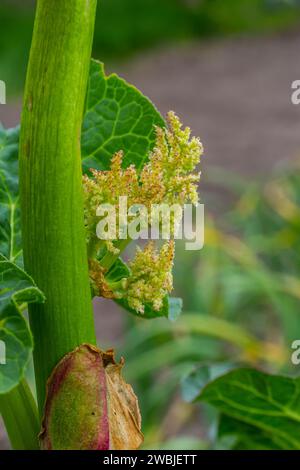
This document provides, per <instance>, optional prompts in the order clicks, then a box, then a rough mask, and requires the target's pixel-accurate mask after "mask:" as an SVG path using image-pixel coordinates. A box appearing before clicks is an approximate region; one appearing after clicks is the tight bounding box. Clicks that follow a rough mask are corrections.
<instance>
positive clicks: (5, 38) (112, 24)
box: [0, 0, 300, 94]
mask: <svg viewBox="0 0 300 470" xmlns="http://www.w3.org/2000/svg"><path fill="white" fill-rule="evenodd" d="M299 15H300V8H299V4H298V2H297V1H296V0H294V1H292V2H290V1H289V2H286V1H285V0H100V1H99V6H98V15H97V20H96V28H95V40H94V56H95V57H96V58H101V60H105V61H107V60H110V59H114V58H118V60H122V59H126V58H127V57H128V56H129V55H130V54H132V53H135V52H137V51H141V50H144V49H147V48H150V47H153V46H157V45H160V44H164V43H169V42H174V41H186V40H190V39H193V38H203V37H207V36H209V37H211V36H224V35H232V34H241V33H246V34H250V33H264V32H271V31H281V30H284V29H287V28H289V27H292V26H293V25H297V24H298V23H299V18H300V16H299ZM33 19H34V2H29V3H26V2H22V1H17V0H14V2H12V1H11V0H2V2H1V4H0V77H1V79H2V80H5V81H6V83H7V84H8V93H9V94H13V93H16V92H19V91H20V90H21V89H22V87H23V83H24V77H25V69H26V63H27V59H28V51H29V47H30V39H31V33H32V27H33Z"/></svg>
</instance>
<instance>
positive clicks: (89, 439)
mask: <svg viewBox="0 0 300 470" xmlns="http://www.w3.org/2000/svg"><path fill="white" fill-rule="evenodd" d="M122 367H123V362H122V361H121V363H120V364H117V363H116V362H115V360H114V353H113V351H108V352H106V353H104V352H102V351H101V350H99V349H98V348H96V347H94V346H92V345H89V344H83V345H81V346H79V347H78V348H76V349H75V350H74V351H72V352H71V353H69V354H67V355H66V356H65V357H64V358H63V359H62V360H61V361H60V362H59V364H58V365H57V366H56V367H55V369H54V371H53V373H52V374H51V376H50V378H49V380H48V384H47V397H46V404H45V415H44V419H43V422H42V431H41V434H40V444H41V448H42V449H44V450H108V449H120V450H122V449H128V450H130V449H137V448H138V447H139V446H140V445H141V443H142V440H143V438H142V434H141V431H140V428H141V419H140V414H139V408H138V403H137V398H136V396H135V395H134V393H133V390H132V388H131V387H130V385H128V384H126V383H125V382H124V380H123V378H122V375H121V370H122Z"/></svg>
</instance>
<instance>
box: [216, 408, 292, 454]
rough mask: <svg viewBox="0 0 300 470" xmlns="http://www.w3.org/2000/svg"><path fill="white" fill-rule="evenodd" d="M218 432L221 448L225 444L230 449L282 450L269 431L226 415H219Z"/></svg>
mask: <svg viewBox="0 0 300 470" xmlns="http://www.w3.org/2000/svg"><path fill="white" fill-rule="evenodd" d="M218 434H219V436H218V437H219V439H218V443H217V445H218V447H219V446H221V448H222V447H223V446H224V445H225V448H226V449H232V450H284V447H282V445H280V444H279V443H277V442H276V437H275V440H274V439H273V435H272V434H271V433H268V432H265V431H263V430H260V429H257V427H255V426H250V425H249V424H245V423H243V422H242V421H239V420H236V419H233V418H230V417H229V416H226V415H221V417H220V421H219V433H218Z"/></svg>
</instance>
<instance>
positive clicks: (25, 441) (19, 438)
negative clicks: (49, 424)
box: [0, 380, 40, 450]
mask: <svg viewBox="0 0 300 470" xmlns="http://www.w3.org/2000/svg"><path fill="white" fill-rule="evenodd" d="M0 413H1V415H2V418H3V421H4V424H5V428H6V431H7V434H8V437H9V439H10V443H11V446H12V448H13V449H15V450H37V449H39V444H38V434H39V430H40V425H39V417H38V410H37V406H36V403H35V400H34V398H33V396H32V393H31V390H30V388H29V386H28V384H27V382H26V381H25V380H23V381H22V382H21V383H20V384H19V385H18V386H17V387H16V388H14V389H13V390H12V391H11V392H9V393H7V394H6V395H0Z"/></svg>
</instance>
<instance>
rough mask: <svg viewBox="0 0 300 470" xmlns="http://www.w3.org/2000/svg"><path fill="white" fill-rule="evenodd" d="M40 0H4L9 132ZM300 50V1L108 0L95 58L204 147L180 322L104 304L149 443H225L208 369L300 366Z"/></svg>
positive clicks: (2, 50) (110, 341) (2, 54)
mask: <svg viewBox="0 0 300 470" xmlns="http://www.w3.org/2000/svg"><path fill="white" fill-rule="evenodd" d="M34 6H35V2H34V1H30V0H26V1H25V2H24V0H19V1H17V0H7V1H5V0H0V79H1V80H4V81H5V82H6V85H7V93H8V95H7V105H1V106H0V121H1V122H2V124H3V125H4V126H6V127H10V126H15V125H16V124H17V123H18V122H19V117H20V116H19V115H20V109H21V96H22V91H23V87H24V78H25V71H26V63H27V59H28V53H29V49H30V39H31V34H32V27H33V19H34ZM299 50H300V1H297V0H101V1H99V8H98V15H97V21H96V29H95V41H94V57H95V58H97V59H101V60H103V61H104V62H105V63H106V69H107V71H114V72H117V73H119V74H120V75H121V76H123V77H124V78H126V79H127V80H128V81H130V82H131V83H133V84H134V85H136V86H137V87H138V88H140V89H141V90H142V91H143V92H144V93H145V94H146V95H147V96H149V97H150V98H151V99H152V100H153V101H154V102H155V104H156V105H157V107H158V109H159V110H160V111H161V112H162V113H164V114H165V113H166V112H167V111H168V110H170V109H173V110H174V111H176V113H177V114H178V115H179V116H180V117H181V118H182V120H183V122H184V123H186V124H187V125H189V126H190V127H191V128H192V130H193V133H194V134H195V135H199V136H200V137H201V139H202V142H203V144H204V146H205V157H204V158H203V161H202V165H201V170H202V181H201V185H200V195H201V200H202V202H203V203H204V204H205V210H206V241H205V247H204V249H203V250H201V251H199V252H187V251H185V250H184V246H183V245H180V243H179V244H178V246H177V258H176V265H175V284H176V294H177V295H179V296H181V297H182V298H183V302H184V313H183V314H182V317H181V318H180V319H179V320H178V321H177V322H175V323H170V322H168V321H167V320H153V321H151V322H149V321H141V320H137V319H135V318H132V317H128V315H127V314H126V313H124V312H123V311H119V310H117V308H114V307H112V304H111V303H109V302H104V301H102V300H99V299H98V300H96V301H95V310H96V322H97V332H98V339H99V344H101V347H102V348H105V347H114V348H115V349H116V350H117V351H118V353H119V354H122V355H123V356H124V357H125V358H126V370H125V374H126V378H127V379H128V381H130V382H131V383H133V384H134V388H135V390H136V392H137V394H138V396H139V400H140V405H141V408H142V415H143V430H144V433H145V448H152V449H163V448H167V449H172V448H173V449H211V448H215V449H216V448H220V447H221V448H226V445H225V444H224V443H219V442H218V441H217V440H216V427H217V422H218V416H217V414H216V413H215V412H214V411H213V410H212V409H210V408H208V407H206V406H202V405H201V406H200V405H198V404H197V403H193V399H194V398H195V397H196V395H197V390H198V388H199V386H200V385H201V383H202V382H203V380H205V376H206V375H207V374H208V371H209V374H211V375H214V374H216V373H218V372H220V371H223V370H224V371H225V370H227V369H228V368H230V367H232V366H234V365H236V364H241V363H243V364H251V365H254V366H256V367H261V368H263V369H264V370H266V371H271V372H275V373H276V372H284V373H290V374H298V373H299V372H298V369H297V366H293V365H292V364H291V361H290V356H291V352H292V350H291V343H292V341H293V340H295V339H300V308H299V300H300V279H299V278H300V238H299V229H300V206H299V202H300V129H299V124H300V107H297V106H295V105H293V104H292V103H291V83H292V82H293V81H294V80H297V79H298V80H299V79H300V69H299V64H298V62H299V61H298V60H297V58H298V55H299ZM100 311H101V314H100ZM299 367H300V366H298V368H299ZM29 374H30V371H29ZM0 448H1V449H6V448H8V443H7V439H6V436H5V433H4V431H3V428H0Z"/></svg>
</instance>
